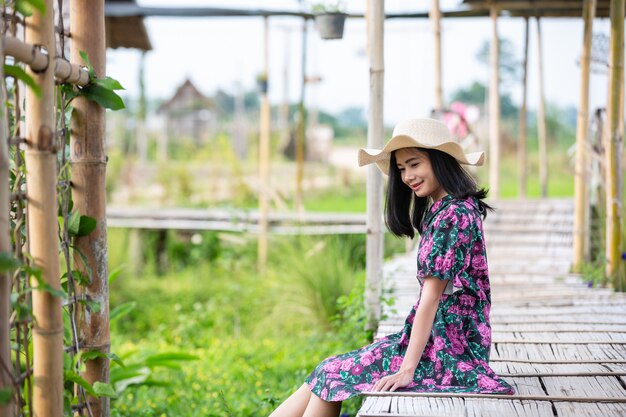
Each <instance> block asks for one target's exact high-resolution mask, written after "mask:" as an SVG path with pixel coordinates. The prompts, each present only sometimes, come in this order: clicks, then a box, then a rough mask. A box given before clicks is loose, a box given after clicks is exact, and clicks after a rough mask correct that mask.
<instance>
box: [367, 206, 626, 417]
mask: <svg viewBox="0 0 626 417" xmlns="http://www.w3.org/2000/svg"><path fill="white" fill-rule="evenodd" d="M494 205H495V206H496V207H497V208H498V209H499V210H498V211H497V212H496V213H492V214H490V215H489V217H488V218H487V221H486V223H485V234H486V239H487V247H488V256H489V267H490V274H491V276H490V278H491V287H492V303H493V304H492V310H491V321H492V330H493V335H492V340H493V343H492V349H491V361H490V363H491V366H492V367H493V369H494V370H495V371H496V372H498V373H499V374H500V375H501V376H502V377H504V378H505V379H506V380H507V381H508V382H509V383H511V384H512V385H514V386H515V388H516V390H517V394H516V395H514V396H497V395H468V394H414V393H404V394H400V393H385V394H382V395H381V394H378V395H375V394H371V395H370V394H368V395H366V398H365V401H364V402H363V405H362V407H361V410H360V411H359V414H358V416H360V417H379V416H398V417H399V416H406V417H408V416H420V417H421V416H472V417H473V416H476V417H478V416H497V417H506V416H516V417H523V416H528V417H530V416H532V417H536V416H550V417H554V416H559V417H565V416H602V417H612V416H626V295H625V294H616V293H614V292H613V291H612V290H610V289H592V288H588V286H587V285H586V284H584V283H583V282H582V280H581V279H580V277H578V276H576V275H573V274H570V273H568V270H569V267H570V263H571V254H570V253H571V245H572V232H571V229H572V222H573V203H572V202H571V201H569V200H535V201H502V202H498V203H495V204H494ZM383 285H384V288H385V291H386V294H387V296H391V297H394V298H395V300H396V302H395V304H394V305H393V306H392V307H386V308H385V309H384V311H383V313H384V316H383V317H387V318H385V319H384V320H383V321H381V323H380V326H379V328H378V334H377V337H382V336H384V335H386V334H389V333H392V332H396V331H399V330H400V329H401V326H402V324H403V322H404V318H405V316H406V314H407V313H408V311H409V310H410V308H411V306H412V305H413V304H414V302H415V300H416V297H417V294H418V293H419V285H418V283H417V280H416V279H415V254H414V253H412V254H409V255H406V256H402V257H398V258H396V259H394V260H392V261H390V262H388V263H387V264H386V265H385V271H384V284H383Z"/></svg>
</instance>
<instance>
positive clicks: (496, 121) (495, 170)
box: [489, 2, 500, 199]
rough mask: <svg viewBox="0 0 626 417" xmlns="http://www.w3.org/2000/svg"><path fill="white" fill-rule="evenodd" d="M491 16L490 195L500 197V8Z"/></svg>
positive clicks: (492, 5) (495, 8) (492, 9)
mask: <svg viewBox="0 0 626 417" xmlns="http://www.w3.org/2000/svg"><path fill="white" fill-rule="evenodd" d="M489 10H490V16H491V53H490V59H489V61H490V65H491V76H490V78H489V193H490V194H491V198H494V199H497V198H498V197H499V196H500V68H499V65H498V64H499V61H500V45H499V42H500V39H499V37H498V13H499V11H498V8H497V6H496V3H495V2H492V3H491V5H490V9H489Z"/></svg>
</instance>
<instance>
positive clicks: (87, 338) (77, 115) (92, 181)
mask: <svg viewBox="0 0 626 417" xmlns="http://www.w3.org/2000/svg"><path fill="white" fill-rule="evenodd" d="M70 27H71V28H72V43H71V50H70V54H71V59H72V61H74V62H83V61H82V58H81V57H80V52H81V51H85V52H86V53H87V55H88V56H89V59H90V61H91V64H92V65H93V68H94V71H95V74H96V76H97V77H103V76H104V75H105V74H106V58H105V39H106V38H105V32H104V0H71V1H70ZM71 133H72V134H71V139H70V166H71V174H72V197H73V200H74V209H76V210H79V211H80V213H81V214H83V215H87V216H90V217H93V218H94V219H96V229H95V230H94V231H93V232H92V233H90V234H89V235H88V236H84V237H79V238H76V239H75V241H74V245H75V247H76V248H77V250H79V251H81V252H82V253H83V255H84V256H85V258H86V259H87V264H88V268H87V267H86V266H85V265H84V263H83V261H82V260H81V258H80V256H78V254H77V253H76V251H75V253H74V267H75V268H76V269H79V270H81V271H82V272H83V274H85V275H87V274H88V270H90V271H91V283H90V284H89V285H88V286H86V287H82V286H80V287H78V291H80V294H79V295H80V296H81V297H84V298H86V299H90V300H92V301H94V302H96V303H99V305H100V309H99V311H94V310H92V309H90V308H87V307H85V306H82V307H81V308H80V309H79V311H80V318H79V322H78V323H77V325H78V331H79V334H80V341H81V346H80V347H81V350H82V351H97V352H101V353H104V354H107V353H109V352H110V338H109V287H108V277H107V276H108V265H107V229H106V194H105V174H106V154H105V119H104V108H102V107H101V106H99V105H98V104H96V103H95V102H93V101H88V100H87V99H85V98H84V97H77V98H76V99H75V100H74V111H73V115H72V126H71ZM82 377H83V378H84V379H85V380H87V381H88V382H89V383H90V384H93V383H94V382H96V381H100V382H104V383H108V382H109V360H108V359H106V358H98V359H94V360H89V361H86V363H85V370H84V372H83V373H82ZM88 403H89V406H90V408H91V411H92V415H93V416H94V417H101V416H108V415H109V399H108V398H106V397H102V398H91V397H89V398H88Z"/></svg>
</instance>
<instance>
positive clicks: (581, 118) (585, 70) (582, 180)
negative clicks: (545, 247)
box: [573, 0, 596, 272]
mask: <svg viewBox="0 0 626 417" xmlns="http://www.w3.org/2000/svg"><path fill="white" fill-rule="evenodd" d="M595 11H596V0H585V1H584V4H583V21H584V22H585V28H584V34H583V49H582V54H581V57H580V97H579V102H578V119H577V121H576V169H575V171H574V172H575V176H574V183H575V197H574V233H573V240H574V247H573V250H574V259H573V271H574V272H580V270H581V267H582V263H583V261H584V258H585V245H586V240H587V239H588V230H587V227H588V225H587V224H586V219H587V211H588V210H589V207H587V181H588V178H587V143H588V141H587V130H588V128H589V68H590V65H591V54H590V52H591V36H592V34H593V19H594V17H595Z"/></svg>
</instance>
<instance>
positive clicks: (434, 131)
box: [359, 119, 485, 175]
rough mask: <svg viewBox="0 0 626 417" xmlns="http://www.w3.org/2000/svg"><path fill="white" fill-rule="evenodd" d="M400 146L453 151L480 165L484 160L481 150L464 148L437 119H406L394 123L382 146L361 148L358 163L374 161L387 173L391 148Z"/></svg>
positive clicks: (458, 157) (466, 161) (459, 158)
mask: <svg viewBox="0 0 626 417" xmlns="http://www.w3.org/2000/svg"><path fill="white" fill-rule="evenodd" d="M401 148H428V149H437V150H439V151H441V152H445V153H447V154H449V155H452V156H453V157H454V158H455V159H456V160H457V161H459V163H460V164H464V165H482V164H483V163H484V162H485V153H484V152H472V153H465V152H463V148H461V145H459V143H458V142H457V141H456V140H455V139H454V138H453V137H452V134H451V133H450V130H449V129H448V127H447V126H446V125H445V124H443V123H442V122H440V121H439V120H435V119H408V120H404V121H402V122H400V123H398V124H397V125H396V127H395V129H393V135H392V137H391V139H390V140H389V142H387V144H386V145H385V147H384V148H383V149H382V150H378V149H360V150H359V166H361V167H362V166H364V165H369V164H371V163H374V162H376V165H378V168H379V169H380V170H381V171H382V172H383V174H386V175H389V160H390V158H391V152H393V151H395V150H397V149H401Z"/></svg>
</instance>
